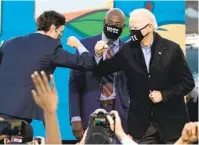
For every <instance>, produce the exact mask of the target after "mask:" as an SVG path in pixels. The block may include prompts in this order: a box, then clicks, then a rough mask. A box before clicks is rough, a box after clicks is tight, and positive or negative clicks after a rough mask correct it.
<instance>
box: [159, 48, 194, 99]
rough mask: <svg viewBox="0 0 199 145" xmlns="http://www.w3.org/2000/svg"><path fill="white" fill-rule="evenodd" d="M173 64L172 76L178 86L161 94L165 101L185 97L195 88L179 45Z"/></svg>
mask: <svg viewBox="0 0 199 145" xmlns="http://www.w3.org/2000/svg"><path fill="white" fill-rule="evenodd" d="M172 63H173V66H172V67H171V71H172V72H171V76H172V78H173V79H174V81H175V84H176V85H174V86H172V87H171V88H170V89H168V90H163V91H162V92H161V93H162V96H163V101H166V100H168V99H169V98H171V97H176V96H183V97H184V96H186V95H187V94H188V93H189V92H190V91H191V90H192V89H193V88H194V86H195V84H194V79H193V76H192V74H191V71H190V69H189V66H188V64H187V62H186V60H185V57H184V54H183V52H182V50H181V48H180V46H179V45H178V46H177V49H176V51H175V54H174V58H173V61H172Z"/></svg>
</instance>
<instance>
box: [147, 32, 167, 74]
mask: <svg viewBox="0 0 199 145" xmlns="http://www.w3.org/2000/svg"><path fill="white" fill-rule="evenodd" d="M154 38H155V40H154V43H153V45H152V47H151V60H150V67H149V72H150V73H152V72H153V71H154V68H155V67H156V66H157V65H158V62H160V59H161V58H162V55H163V54H164V51H165V50H167V48H166V46H165V43H164V39H163V38H162V37H161V36H160V35H159V34H157V33H155V37H154Z"/></svg>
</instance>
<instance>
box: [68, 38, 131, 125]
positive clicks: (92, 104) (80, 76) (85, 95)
mask: <svg viewBox="0 0 199 145" xmlns="http://www.w3.org/2000/svg"><path fill="white" fill-rule="evenodd" d="M99 40H102V35H101V34H100V35H97V36H94V37H89V38H86V39H83V40H81V43H82V44H83V45H84V46H85V47H86V48H87V49H88V50H89V52H90V53H92V54H94V47H95V44H96V43H97V41H99ZM122 44H123V43H122V42H121V41H120V46H121V45H122ZM101 83H102V81H101V77H100V76H96V75H95V74H93V72H84V71H78V70H71V74H70V79H69V106H70V118H71V117H75V116H80V117H81V119H82V122H83V127H84V128H86V127H87V124H88V119H89V116H90V114H91V113H93V111H95V110H96V109H98V108H100V101H99V100H100V95H101V92H102V84H101ZM126 84H127V79H126V76H125V74H124V72H123V71H120V72H118V73H117V79H116V94H117V96H116V109H117V110H118V111H119V113H120V114H121V115H123V116H126V120H127V113H128V112H127V110H128V106H129V94H128V91H127V85H126ZM124 122H125V121H124Z"/></svg>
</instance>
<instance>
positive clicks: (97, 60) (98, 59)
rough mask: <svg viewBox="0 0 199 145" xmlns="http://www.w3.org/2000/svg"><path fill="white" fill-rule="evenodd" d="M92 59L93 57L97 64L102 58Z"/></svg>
mask: <svg viewBox="0 0 199 145" xmlns="http://www.w3.org/2000/svg"><path fill="white" fill-rule="evenodd" d="M94 57H95V62H96V63H97V64H99V62H100V60H101V59H102V56H101V57H97V56H94Z"/></svg>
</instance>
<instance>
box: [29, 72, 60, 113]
mask: <svg viewBox="0 0 199 145" xmlns="http://www.w3.org/2000/svg"><path fill="white" fill-rule="evenodd" d="M31 77H32V81H33V84H34V86H35V90H32V95H33V98H34V100H35V102H36V103H37V105H39V106H40V107H41V108H42V109H43V110H44V112H48V113H56V110H57V104H58V96H57V92H56V87H55V82H54V79H53V75H50V82H51V87H50V86H49V82H48V79H47V76H46V74H45V72H44V71H42V72H41V76H40V75H39V74H38V72H34V74H32V76H31Z"/></svg>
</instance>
